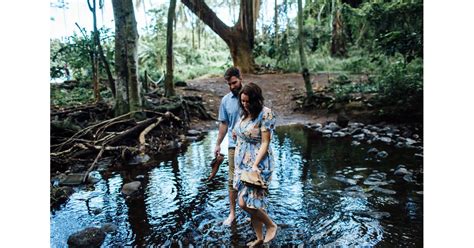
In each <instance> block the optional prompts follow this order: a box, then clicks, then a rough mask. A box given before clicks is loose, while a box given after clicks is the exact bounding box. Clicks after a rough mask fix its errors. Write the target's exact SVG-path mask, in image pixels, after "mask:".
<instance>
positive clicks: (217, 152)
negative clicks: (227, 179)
mask: <svg viewBox="0 0 474 248" xmlns="http://www.w3.org/2000/svg"><path fill="white" fill-rule="evenodd" d="M220 153H221V146H220V145H216V147H215V148H214V156H215V157H217V155H219V154H220Z"/></svg>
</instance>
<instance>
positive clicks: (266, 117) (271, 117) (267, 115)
mask: <svg viewBox="0 0 474 248" xmlns="http://www.w3.org/2000/svg"><path fill="white" fill-rule="evenodd" d="M275 122H276V116H275V113H273V111H272V110H271V109H269V108H267V109H265V110H264V112H263V116H262V125H261V127H260V131H262V132H266V131H271V132H273V130H274V129H275Z"/></svg>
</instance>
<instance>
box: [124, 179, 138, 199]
mask: <svg viewBox="0 0 474 248" xmlns="http://www.w3.org/2000/svg"><path fill="white" fill-rule="evenodd" d="M141 185H142V183H141V182H140V181H133V182H130V183H126V184H124V185H123V187H122V194H124V195H126V196H130V195H132V194H134V193H135V192H137V191H138V190H139V189H140V187H141Z"/></svg>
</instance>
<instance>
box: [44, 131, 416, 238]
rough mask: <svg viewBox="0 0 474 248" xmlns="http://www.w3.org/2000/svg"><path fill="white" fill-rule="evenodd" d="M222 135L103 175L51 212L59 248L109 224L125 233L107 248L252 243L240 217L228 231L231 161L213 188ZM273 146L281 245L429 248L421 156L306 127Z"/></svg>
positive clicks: (272, 209)
mask: <svg viewBox="0 0 474 248" xmlns="http://www.w3.org/2000/svg"><path fill="white" fill-rule="evenodd" d="M216 137H217V131H212V132H210V133H209V135H208V136H207V137H206V138H205V139H204V140H202V141H199V142H195V143H193V144H191V145H189V146H188V147H187V148H186V151H183V152H182V153H180V154H177V155H175V156H171V158H170V159H165V160H163V161H156V164H155V165H154V166H153V167H152V168H147V169H144V168H141V169H140V168H137V169H133V170H130V171H119V172H112V173H109V172H104V173H102V180H100V181H99V182H98V183H97V184H95V185H94V187H92V188H80V189H77V190H76V193H74V194H73V195H72V196H71V198H70V200H69V201H68V202H67V203H66V204H65V205H63V206H62V207H61V208H60V209H59V210H56V211H54V212H52V213H51V245H52V247H65V246H67V245H66V242H67V238H68V237H69V235H70V234H72V233H74V232H77V231H79V230H82V229H84V228H85V227H88V226H98V227H100V226H101V225H103V224H105V223H113V224H114V225H116V226H117V227H118V228H117V231H116V232H115V233H113V234H108V235H107V238H106V240H105V242H104V245H103V247H111V246H138V247H142V246H147V245H152V244H159V245H165V246H174V245H179V244H182V245H187V244H194V245H195V246H221V245H224V246H230V245H236V246H243V245H245V243H246V242H248V241H250V240H253V239H254V238H255V237H254V234H253V231H252V229H251V226H250V223H249V222H248V219H247V215H246V214H245V212H244V211H241V210H240V209H237V215H238V216H237V221H236V225H233V226H232V227H223V226H222V225H221V223H222V221H223V220H224V219H225V218H226V217H227V214H228V200H227V195H228V193H227V161H224V163H223V165H222V166H221V169H220V170H219V172H218V173H217V175H216V177H215V178H214V179H213V181H212V182H210V183H207V182H205V179H206V178H207V177H208V175H209V173H210V169H211V168H209V167H208V164H209V161H210V160H211V159H212V156H213V155H212V152H213V148H214V146H215V140H216ZM224 142H226V141H224ZM271 145H272V146H273V151H274V154H275V162H276V166H275V171H274V174H273V181H272V183H271V185H270V197H269V200H270V204H269V208H268V212H269V214H270V216H272V218H273V219H274V220H275V222H276V223H277V224H278V225H279V226H280V227H281V228H280V230H279V232H278V234H277V238H276V240H275V241H274V244H276V245H292V244H293V245H297V244H302V243H304V244H306V245H310V246H323V245H329V246H354V245H355V246H369V247H370V246H375V245H377V246H403V247H418V246H422V245H423V196H422V193H420V192H422V191H423V183H422V181H423V178H422V174H421V173H417V172H418V171H420V169H421V166H422V161H421V160H419V159H418V160H417V159H416V158H414V157H413V151H411V150H408V149H405V150H402V149H394V148H391V147H387V146H384V145H383V144H373V145H372V146H364V145H360V146H351V141H350V139H327V138H321V137H320V136H317V135H316V134H315V133H313V132H312V131H311V130H307V129H304V128H303V127H301V126H291V127H279V128H278V129H277V132H276V135H275V138H274V139H272V144H271ZM371 147H376V148H378V149H379V150H381V149H383V150H385V151H387V152H388V153H389V154H390V155H389V156H388V157H387V158H386V159H384V160H383V161H381V162H377V161H374V160H372V159H371V158H370V157H369V156H368V155H367V150H368V149H370V148H371ZM223 153H227V152H226V151H225V149H223ZM399 164H404V165H405V166H406V168H407V169H411V170H412V171H413V172H415V173H414V182H410V183H408V182H406V181H403V180H399V178H397V177H396V176H395V175H394V173H393V170H394V168H396V167H397V165H399ZM137 176H140V177H139V178H140V179H139V180H140V181H142V186H143V197H138V198H135V199H127V200H125V198H124V197H123V196H122V195H121V194H120V190H121V187H122V185H123V184H124V183H127V182H130V181H133V180H136V178H137Z"/></svg>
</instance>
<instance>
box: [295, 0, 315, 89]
mask: <svg viewBox="0 0 474 248" xmlns="http://www.w3.org/2000/svg"><path fill="white" fill-rule="evenodd" d="M298 50H299V53H300V64H301V74H302V75H303V79H304V86H305V88H306V96H307V97H308V98H310V97H312V96H313V87H312V85H311V80H310V75H309V70H308V62H307V60H306V54H305V52H304V35H303V3H302V2H301V0H298Z"/></svg>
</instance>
